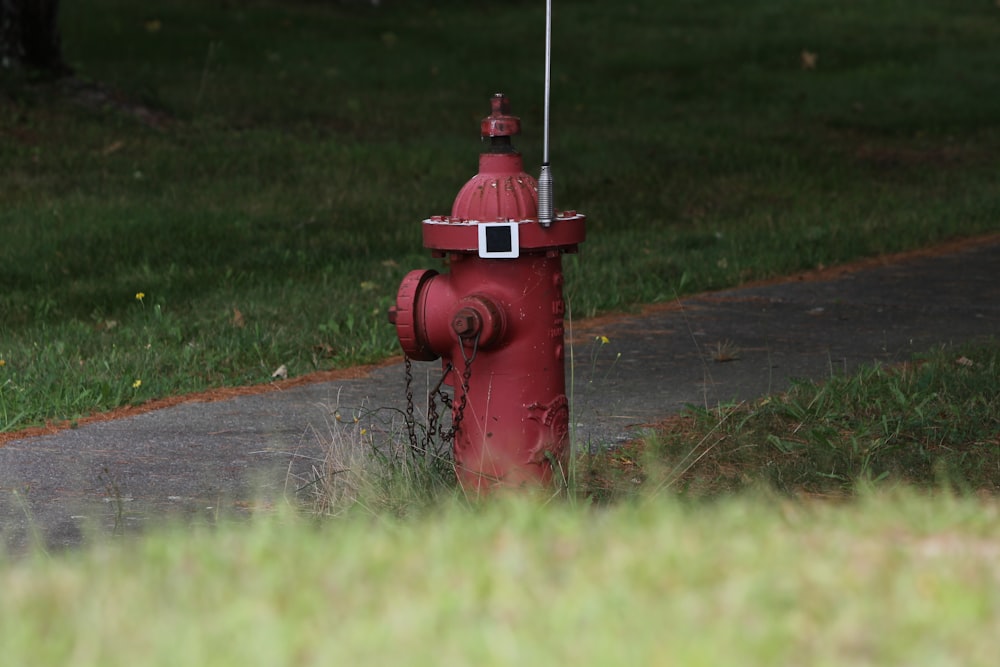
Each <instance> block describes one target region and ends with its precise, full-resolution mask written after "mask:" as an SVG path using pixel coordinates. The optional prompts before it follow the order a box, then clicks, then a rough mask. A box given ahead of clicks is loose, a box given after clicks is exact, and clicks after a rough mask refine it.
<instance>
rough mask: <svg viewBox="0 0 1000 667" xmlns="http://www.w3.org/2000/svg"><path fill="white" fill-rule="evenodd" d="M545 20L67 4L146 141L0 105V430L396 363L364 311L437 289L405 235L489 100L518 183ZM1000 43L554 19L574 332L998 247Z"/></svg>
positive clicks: (643, 8) (911, 9) (865, 10)
mask: <svg viewBox="0 0 1000 667" xmlns="http://www.w3.org/2000/svg"><path fill="white" fill-rule="evenodd" d="M543 12H544V5H543V3H541V2H538V3H526V2H513V3H502V4H497V3H469V2H433V3H432V2H389V3H385V6H382V7H378V8H373V7H371V6H369V5H368V4H367V3H361V2H358V3H314V2H313V3H310V2H282V3H277V2H254V3H222V2H218V3H216V2H212V3H204V2H194V1H193V0H184V1H176V2H150V3H141V4H136V3H129V2H124V1H122V0H86V1H83V0H81V2H76V3H67V4H66V5H65V6H64V7H63V16H62V19H63V33H64V35H63V38H64V46H65V55H66V58H67V60H68V61H69V62H70V63H71V64H72V65H73V66H74V67H75V68H76V70H77V72H78V75H79V76H80V77H81V78H82V79H85V80H93V81H98V82H102V83H103V84H105V85H107V86H111V87H113V88H114V89H115V90H117V91H119V92H120V96H121V98H122V99H124V100H128V101H129V102H131V103H141V104H144V105H147V106H148V107H149V108H151V109H154V110H157V111H158V112H162V114H164V116H163V117H165V118H167V121H165V122H163V123H160V124H158V125H157V127H150V126H148V125H147V124H144V123H143V122H140V120H137V119H136V117H135V115H134V114H132V113H128V112H126V111H122V110H121V109H120V108H118V107H116V106H115V105H114V104H108V105H106V106H105V108H99V109H95V108H93V107H92V105H91V106H85V105H81V104H79V103H78V102H75V101H73V100H72V99H70V98H69V97H67V96H66V95H63V94H59V93H57V92H55V91H54V90H53V89H51V88H48V87H44V86H39V85H31V86H24V85H22V84H23V82H18V81H13V80H11V79H10V77H9V76H8V77H7V78H6V79H2V80H0V81H2V87H0V175H2V178H0V238H2V243H0V361H2V365H0V431H10V430H15V429H19V428H23V427H25V426H29V425H33V424H39V423H43V422H45V421H49V420H57V421H58V420H66V419H75V418H77V417H79V416H82V415H86V414H88V413H91V412H94V411H98V410H104V409H108V408H112V407H115V406H119V405H123V404H133V403H141V402H143V401H146V400H149V399H151V398H155V397H162V396H167V395H173V394H177V393H182V392H188V391H194V390H199V389H204V388H208V387H215V386H222V385H240V384H246V383H259V382H265V381H267V380H268V379H269V378H270V375H271V373H272V372H273V371H274V369H276V368H277V367H278V366H280V365H281V364H285V365H287V367H288V369H289V371H290V373H291V374H292V375H300V374H303V373H307V372H309V371H312V370H316V369H327V368H331V367H339V366H346V365H351V364H356V363H359V362H366V361H374V360H378V359H382V358H385V357H386V356H388V355H391V354H395V353H396V352H397V350H398V346H397V344H396V342H395V336H394V331H393V328H392V327H391V326H390V325H389V324H388V323H387V322H386V319H385V310H386V308H387V306H388V305H389V304H390V303H391V302H392V300H393V297H394V293H395V289H396V287H397V285H398V283H399V281H400V278H401V277H402V276H403V275H404V274H405V273H406V272H407V271H408V270H410V269H413V268H417V267H425V266H426V267H433V266H436V261H435V260H431V259H430V258H429V257H428V254H427V253H426V251H424V250H423V249H422V248H421V243H420V221H421V220H422V219H423V218H424V217H426V216H428V215H432V214H437V213H447V212H448V211H449V209H450V205H451V200H452V198H453V197H454V195H455V194H456V193H457V192H458V190H459V188H460V187H461V186H462V184H463V183H464V182H465V181H466V180H467V179H468V178H469V177H471V176H472V175H473V172H474V171H475V165H476V155H477V153H478V150H479V146H478V121H479V119H480V118H481V117H482V116H483V115H485V114H486V112H487V111H488V105H487V101H488V97H489V95H490V94H492V93H493V92H496V91H497V90H502V91H504V92H506V93H507V94H508V95H510V97H511V99H512V101H513V104H514V109H515V111H516V112H517V113H519V114H520V115H521V116H522V118H523V126H524V128H525V134H524V136H523V137H521V138H520V141H519V145H520V147H521V149H522V150H523V152H524V154H525V159H526V164H527V165H537V164H538V163H539V162H540V158H541V156H540V150H541V129H542V128H541V112H542V109H541V101H542V87H541V83H542V76H543V71H542V55H543V54H542V52H543V42H542V38H543V25H544V20H543V19H544V16H543ZM998 17H1000V10H998V9H997V8H996V7H994V6H993V5H992V4H991V3H987V2H981V3H954V2H946V1H944V0H939V1H935V0H922V1H921V2H917V3H911V4H907V5H906V6H905V8H901V6H900V5H899V3H897V2H893V1H889V0H882V1H879V2H871V3H865V4H864V6H860V5H859V6H857V7H854V6H845V5H842V4H837V3H829V2H820V1H819V0H796V1H794V2H792V1H791V0H788V1H782V2H766V3H764V2H735V1H732V2H714V3H707V4H706V3H701V2H690V1H689V2H670V3H663V2H655V1H653V0H638V1H636V2H632V3H628V4H626V5H623V6H619V5H614V4H609V3H606V2H599V1H597V0H590V1H588V0H579V1H577V2H566V3H558V4H557V7H556V22H555V27H556V29H555V53H554V58H555V71H554V90H553V100H554V102H553V139H552V141H553V144H552V156H553V160H554V165H553V170H554V173H555V176H556V184H557V187H556V203H557V206H559V207H562V208H574V209H578V210H581V211H584V212H586V213H587V215H588V240H587V242H586V243H585V244H584V246H583V247H582V252H581V254H580V255H579V256H578V257H570V258H567V264H568V270H567V272H568V273H567V275H568V283H567V292H568V297H569V299H570V302H571V304H572V312H573V313H574V315H575V317H577V318H580V317H586V316H589V315H592V314H595V313H598V312H603V311H607V310H614V309H628V308H630V307H632V306H634V305H636V304H641V303H649V302H655V301H662V300H667V299H671V298H674V297H675V296H677V295H679V294H684V293H688V292H692V291H697V290H703V289H708V288H715V287H723V286H730V285H735V284H739V283H741V282H743V281H747V280H752V279H757V278H764V277H770V276H775V275H781V274H785V273H788V272H791V271H795V270H798V269H802V268H810V267H815V266H817V265H820V264H823V265H830V264H835V263H838V262H845V261H848V260H850V259H853V258H857V257H860V256H866V255H873V254H879V253H885V252H891V251H896V250H902V249H906V248H913V247H918V246H923V245H927V244H931V243H934V242H937V241H941V240H944V239H950V238H955V237H962V236H970V235H975V234H980V233H984V232H990V231H996V230H997V229H998V228H1000V223H998V220H1000V184H998V181H997V178H996V174H997V173H998V167H1000V164H998V160H1000V158H998V157H997V156H998V155H1000V150H998V149H1000V130H998V126H997V124H996V118H998V117H1000V48H998V47H997V46H996V45H997V44H1000V23H998ZM529 170H531V171H535V170H536V167H534V166H529ZM140 293H141V294H142V295H143V298H142V299H137V295H138V294H140Z"/></svg>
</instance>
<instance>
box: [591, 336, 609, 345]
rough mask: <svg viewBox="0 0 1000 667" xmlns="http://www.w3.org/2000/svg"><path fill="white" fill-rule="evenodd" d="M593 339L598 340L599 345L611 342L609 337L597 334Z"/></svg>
mask: <svg viewBox="0 0 1000 667" xmlns="http://www.w3.org/2000/svg"><path fill="white" fill-rule="evenodd" d="M595 340H597V341H599V342H600V343H601V345H607V344H608V343H610V342H611V339H610V338H608V337H607V336H598V337H597V338H596V339H595Z"/></svg>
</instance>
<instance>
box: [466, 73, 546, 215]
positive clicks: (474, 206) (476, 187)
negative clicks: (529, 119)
mask: <svg viewBox="0 0 1000 667" xmlns="http://www.w3.org/2000/svg"><path fill="white" fill-rule="evenodd" d="M490 108H491V113H490V115H489V116H487V117H486V118H484V119H483V122H482V124H481V130H482V137H483V140H484V141H486V140H489V142H490V145H489V148H488V149H487V152H485V153H482V154H481V155H480V156H479V173H478V174H476V175H475V176H473V177H472V178H471V179H470V180H469V182H468V183H466V184H465V185H464V186H463V187H462V189H461V190H460V191H459V193H458V196H456V197H455V202H454V204H453V205H452V209H451V217H453V218H458V219H462V220H479V221H483V222H494V221H506V220H528V219H534V218H537V217H538V183H537V181H535V179H534V178H533V177H532V176H529V175H528V174H527V173H526V172H525V171H524V164H523V161H522V160H521V154H520V153H518V152H517V151H515V150H514V147H513V146H512V145H511V143H510V137H511V136H512V135H515V134H519V133H520V131H521V119H520V118H518V117H517V116H512V115H510V100H509V99H508V98H507V96H506V95H504V94H503V93H497V94H496V95H494V96H493V97H492V98H490Z"/></svg>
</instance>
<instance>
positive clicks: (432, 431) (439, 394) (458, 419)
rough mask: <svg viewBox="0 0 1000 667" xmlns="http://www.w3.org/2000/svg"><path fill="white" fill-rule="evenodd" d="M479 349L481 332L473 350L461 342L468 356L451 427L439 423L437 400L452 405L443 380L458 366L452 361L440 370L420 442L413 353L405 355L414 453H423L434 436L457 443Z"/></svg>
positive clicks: (409, 430) (429, 397)
mask: <svg viewBox="0 0 1000 667" xmlns="http://www.w3.org/2000/svg"><path fill="white" fill-rule="evenodd" d="M478 353H479V334H476V336H475V338H473V340H472V353H471V354H469V355H466V353H465V346H464V345H463V346H462V358H463V359H464V360H465V370H464V371H462V385H461V387H462V397H461V399H459V402H458V410H455V411H454V416H453V418H452V424H451V428H449V429H447V430H446V429H445V428H444V427H443V426H442V425H441V424H440V423H439V420H440V416H439V415H438V411H437V402H438V401H441V404H442V405H443V406H445V407H446V408H447V409H449V410H451V409H452V405H453V404H452V400H451V398H450V397H449V396H448V395H447V394H446V393H445V392H444V390H443V389H442V388H441V385H442V384H444V381H445V379H446V378H447V377H448V374H449V373H451V372H452V371H453V370H455V366H454V365H453V364H452V363H451V362H449V363H448V365H447V366H446V367H445V369H444V372H443V373H442V374H441V379H440V380H438V382H437V384H436V385H434V388H433V389H431V390H430V392H429V393H428V395H427V429H426V431H425V432H424V437H423V442H422V443H421V442H419V441H418V439H417V428H416V425H417V422H416V418H415V417H414V416H413V364H412V362H411V361H410V357H408V356H404V361H405V366H406V414H405V422H406V434H407V436H408V438H409V441H410V451H411V452H412V453H413V456H415V457H422V456H425V455H426V454H427V452H428V451H429V450H430V449H431V446H432V445H433V444H434V440H435V438H437V440H438V441H439V442H440V443H441V446H442V447H444V446H449V445H454V443H455V434H456V433H458V429H459V427H460V426H461V424H462V420H463V419H464V418H465V407H466V405H467V403H468V396H469V380H470V378H471V377H472V362H473V361H475V359H476V355H477V354H478Z"/></svg>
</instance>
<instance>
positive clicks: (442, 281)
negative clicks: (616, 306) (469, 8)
mask: <svg viewBox="0 0 1000 667" xmlns="http://www.w3.org/2000/svg"><path fill="white" fill-rule="evenodd" d="M491 106H492V112H491V113H490V115H489V116H487V117H486V118H485V119H483V121H482V137H483V141H484V143H486V144H487V146H488V147H487V148H486V151H485V152H484V153H482V154H481V155H480V156H479V173H478V174H477V175H476V176H474V177H473V178H472V179H471V180H470V181H469V182H468V183H466V184H465V186H464V187H463V188H462V189H461V191H459V193H458V196H457V197H456V198H455V203H454V205H453V207H452V211H451V215H450V216H434V217H431V218H429V219H427V220H424V221H423V241H424V246H425V247H426V248H429V249H430V250H431V252H432V255H433V256H435V257H440V258H445V259H446V260H447V264H448V267H449V269H450V273H448V274H439V273H438V272H437V271H433V270H429V269H421V270H415V271H411V272H410V273H409V274H407V276H406V277H405V278H403V282H402V284H401V285H400V286H399V291H398V293H397V295H396V304H395V306H393V307H392V308H390V309H389V321H390V322H392V323H393V324H395V325H396V333H397V336H398V337H399V342H400V345H401V346H402V348H403V351H404V352H405V354H406V355H407V357H408V358H409V359H414V360H420V361H433V360H435V359H437V358H438V357H440V358H441V360H442V366H443V368H444V378H443V381H444V382H445V383H446V384H448V385H450V386H451V387H453V388H454V391H455V396H454V400H453V401H452V402H451V406H452V431H451V435H452V436H453V438H454V441H453V450H454V460H455V468H456V471H457V474H458V479H459V482H460V483H461V484H462V487H463V488H464V489H465V490H466V491H467V492H472V493H475V494H478V493H483V492H488V491H489V490H491V489H492V488H494V487H497V486H504V487H507V486H519V485H522V484H547V483H549V482H551V481H552V479H553V474H554V473H555V475H556V479H557V480H558V479H562V476H563V474H564V472H565V470H566V467H565V463H566V459H567V453H568V444H569V436H568V431H569V405H568V401H567V399H566V374H565V354H564V349H563V345H564V333H563V317H564V313H565V310H566V308H565V302H564V301H563V291H562V286H563V272H562V253H564V252H575V251H576V250H577V246H578V244H579V243H580V242H582V241H583V240H584V238H585V218H584V216H583V215H580V214H578V213H576V212H575V211H565V212H559V213H556V214H555V215H554V216H553V219H552V220H551V221H541V222H540V221H539V211H538V208H539V207H538V185H537V182H536V180H535V179H534V178H532V177H531V176H529V175H528V174H527V173H525V171H524V167H523V164H522V160H521V154H520V153H518V152H517V151H516V150H514V147H513V145H512V143H511V137H512V136H513V135H515V134H518V133H519V132H520V119H519V118H517V117H515V116H511V115H510V103H509V101H508V99H507V98H506V97H505V96H504V95H503V94H501V93H498V94H496V95H494V96H493V98H492V100H491ZM546 222H548V223H549V224H544V223H546ZM411 400H412V399H411Z"/></svg>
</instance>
